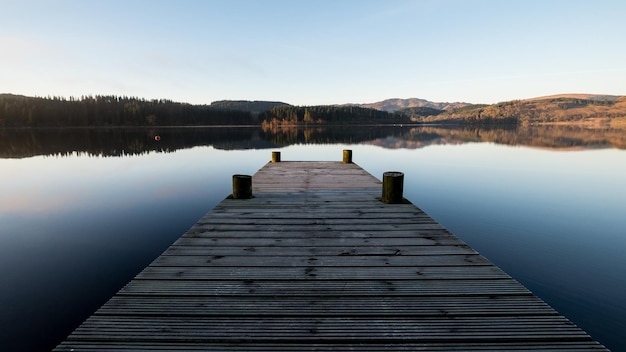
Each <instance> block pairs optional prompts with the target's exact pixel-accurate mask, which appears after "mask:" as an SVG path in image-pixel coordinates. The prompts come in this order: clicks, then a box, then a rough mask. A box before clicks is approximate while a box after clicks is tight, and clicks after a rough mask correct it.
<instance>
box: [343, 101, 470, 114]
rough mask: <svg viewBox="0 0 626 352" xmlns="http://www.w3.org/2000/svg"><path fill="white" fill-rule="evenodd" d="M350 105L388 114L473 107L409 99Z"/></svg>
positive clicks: (458, 103) (455, 103) (457, 103)
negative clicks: (404, 111)
mask: <svg viewBox="0 0 626 352" xmlns="http://www.w3.org/2000/svg"><path fill="white" fill-rule="evenodd" d="M349 105H357V106H360V107H362V108H369V109H375V110H382V111H387V112H396V111H398V110H402V109H407V108H421V107H425V108H431V109H437V110H451V109H457V108H462V107H465V106H468V105H472V104H470V103H463V102H453V103H449V102H434V101H429V100H426V99H420V98H408V99H398V98H393V99H386V100H383V101H379V102H376V103H367V104H349Z"/></svg>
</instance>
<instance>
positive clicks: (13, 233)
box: [0, 127, 626, 351]
mask: <svg viewBox="0 0 626 352" xmlns="http://www.w3.org/2000/svg"><path fill="white" fill-rule="evenodd" d="M364 130H365V131H360V130H359V131H356V130H353V131H346V129H341V130H333V131H321V130H314V131H308V132H307V131H298V132H293V131H291V132H289V133H270V132H263V131H260V130H257V129H237V130H235V129H206V130H202V129H186V130H180V131H179V130H176V131H173V130H166V131H153V130H134V131H124V130H117V131H84V130H81V131H74V132H64V133H60V132H58V131H57V132H37V133H34V134H33V133H28V132H26V131H14V133H8V134H7V132H3V133H5V135H4V137H6V138H4V142H0V156H1V157H2V158H0V197H1V201H0V350H2V351H5V350H6V351H8V350H11V351H29V350H49V349H51V348H52V347H54V346H55V345H56V344H57V343H58V342H59V341H60V340H61V339H63V338H64V337H65V336H66V335H67V334H69V333H70V332H71V331H72V330H73V329H74V328H75V327H76V326H77V325H78V324H80V323H81V322H82V321H83V320H84V319H85V318H86V317H88V316H89V315H90V314H91V313H93V311H95V310H96V309H97V308H98V307H99V306H100V305H101V304H103V303H104V302H105V301H106V300H107V299H108V298H110V296H112V295H113V294H114V293H115V292H116V291H117V290H119V289H120V288H121V287H122V286H123V285H124V284H126V283H127V282H128V281H129V280H130V279H132V277H133V276H134V275H136V274H137V273H138V272H139V271H140V270H141V269H143V268H144V267H145V266H146V265H148V264H149V263H150V262H151V261H152V260H153V259H154V258H155V257H156V256H158V255H159V254H160V253H161V252H162V251H163V250H165V248H167V246H169V244H171V243H172V242H173V241H175V240H176V239H177V238H178V237H180V235H182V234H183V233H184V232H185V231H186V230H187V229H188V228H189V227H190V226H191V225H193V223H195V221H196V220H198V219H199V218H200V217H201V216H202V215H204V214H205V213H206V212H208V211H209V210H210V209H211V208H212V207H213V206H215V205H216V204H217V203H218V202H220V201H221V200H222V199H223V198H224V197H225V196H227V195H228V194H229V193H230V186H231V185H230V177H231V175H232V174H236V173H244V174H253V173H254V172H255V171H256V170H258V169H259V168H260V167H262V166H263V165H264V164H265V163H266V162H267V161H268V160H269V158H270V151H272V150H280V151H281V152H282V159H283V160H341V151H342V149H352V150H353V155H354V157H353V159H354V161H355V162H356V163H357V164H359V165H360V166H362V167H363V168H365V169H366V170H367V171H369V172H370V173H372V174H373V175H375V176H377V177H378V178H381V177H382V173H383V172H385V171H392V170H393V171H403V172H404V173H405V196H406V197H407V198H408V199H410V200H411V201H412V202H413V203H415V204H416V205H417V206H419V207H420V208H422V209H424V210H425V211H426V212H427V213H429V214H430V215H431V216H433V217H434V218H435V219H436V220H438V221H439V222H441V223H442V224H443V225H444V226H446V227H447V228H448V229H449V230H451V231H452V232H453V233H454V234H456V235H457V236H459V237H460V238H461V239H462V240H464V241H465V242H467V243H469V244H470V245H471V246H472V247H474V248H475V249H476V250H478V251H479V252H480V253H481V254H483V255H485V256H486V257H487V258H489V259H490V260H491V261H493V262H494V263H495V264H496V265H498V266H500V267H501V268H502V269H504V270H505V271H506V272H508V273H509V274H510V275H512V276H513V277H514V278H516V279H517V280H519V281H520V282H522V283H523V284H524V285H525V286H527V287H528V288H529V289H530V290H531V291H533V292H534V293H535V294H537V295H538V296H540V297H541V298H542V299H544V300H545V301H547V302H548V303H549V304H550V305H552V306H553V307H554V308H556V309H557V310H558V311H559V312H560V313H562V314H563V315H565V316H567V317H568V318H569V319H570V320H572V321H573V322H574V323H576V324H577V325H579V326H580V327H582V328H583V329H585V330H586V331H587V332H588V333H590V334H591V335H592V336H593V337H594V338H595V339H597V340H599V341H600V342H601V343H603V344H605V345H606V346H607V347H609V348H611V349H612V350H614V351H620V350H626V334H624V332H625V331H626V300H624V297H626V275H625V274H626V255H625V253H626V216H625V215H626V188H625V187H624V180H625V179H626V150H624V149H619V148H620V147H621V145H620V144H619V143H621V142H615V139H614V137H611V138H609V137H607V138H606V139H602V138H598V136H597V135H596V136H594V137H593V138H582V137H580V134H579V133H578V132H576V131H575V132H574V133H573V134H569V135H568V134H565V137H563V134H559V136H561V137H559V138H564V139H563V140H560V141H556V139H557V138H556V137H549V138H544V137H541V138H539V139H541V140H542V142H536V143H535V142H524V143H525V144H526V145H524V144H517V142H516V141H518V142H519V141H530V140H534V141H537V138H530V137H528V136H527V134H528V131H519V130H512V131H511V130H508V131H506V130H503V131H498V130H490V131H481V130H472V131H454V130H449V131H447V132H445V133H444V132H441V131H438V130H432V129H430V130H429V129H409V128H406V127H404V128H395V129H392V128H379V127H370V128H366V129H364ZM155 133H159V135H160V136H161V141H159V142H156V141H154V138H153V136H154V134H155ZM533 133H534V134H535V135H540V136H545V135H543V134H542V133H548V132H540V131H535V132H533ZM611 133H613V132H611ZM51 134H52V135H51ZM487 135H489V136H495V137H485V136H487ZM548 135H549V136H552V135H550V134H549V133H548ZM10 136H13V137H10ZM459 136H460V137H459ZM12 138H13V139H12ZM546 140H547V141H548V142H546ZM608 140H610V141H608ZM616 143H617V144H616ZM270 148H271V149H270Z"/></svg>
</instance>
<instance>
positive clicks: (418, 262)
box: [152, 254, 491, 268]
mask: <svg viewBox="0 0 626 352" xmlns="http://www.w3.org/2000/svg"><path fill="white" fill-rule="evenodd" d="M389 265H391V266H394V267H416V266H451V265H491V263H490V262H489V261H488V260H487V259H485V258H484V257H482V256H480V255H478V254H453V255H423V256H400V255H391V256H378V255H377V256H362V255H359V256H356V255H348V254H346V255H338V256H294V255H281V256H254V255H242V256H233V255H231V256H224V255H211V256H207V255H193V256H190V255H162V256H160V257H159V258H157V259H156V260H155V261H154V262H153V263H152V266H153V267H176V266H194V267H208V266H210V267H244V266H254V267H275V268H282V267H288V268H294V267H385V266H389Z"/></svg>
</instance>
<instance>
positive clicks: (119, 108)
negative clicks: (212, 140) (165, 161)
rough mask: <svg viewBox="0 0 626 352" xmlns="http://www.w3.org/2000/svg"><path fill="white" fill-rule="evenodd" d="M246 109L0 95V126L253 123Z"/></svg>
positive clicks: (114, 98)
mask: <svg viewBox="0 0 626 352" xmlns="http://www.w3.org/2000/svg"><path fill="white" fill-rule="evenodd" d="M258 123H259V122H258V120H257V119H256V117H255V116H253V115H252V114H251V113H249V112H246V111H236V110H225V109H218V108H213V107H211V106H209V105H191V104H185V103H177V102H173V101H171V100H163V99H161V100H145V99H139V98H131V97H118V96H103V95H97V96H85V97H81V98H69V99H65V98H60V97H47V98H34V97H25V96H20V95H10V94H2V95H0V127H96V126H202V125H251V124H255V125H256V124H258Z"/></svg>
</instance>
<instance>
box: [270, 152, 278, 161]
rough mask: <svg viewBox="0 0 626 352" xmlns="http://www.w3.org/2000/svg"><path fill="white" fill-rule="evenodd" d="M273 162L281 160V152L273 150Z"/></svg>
mask: <svg viewBox="0 0 626 352" xmlns="http://www.w3.org/2000/svg"><path fill="white" fill-rule="evenodd" d="M272 162H273V163H279V162H280V152H272Z"/></svg>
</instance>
